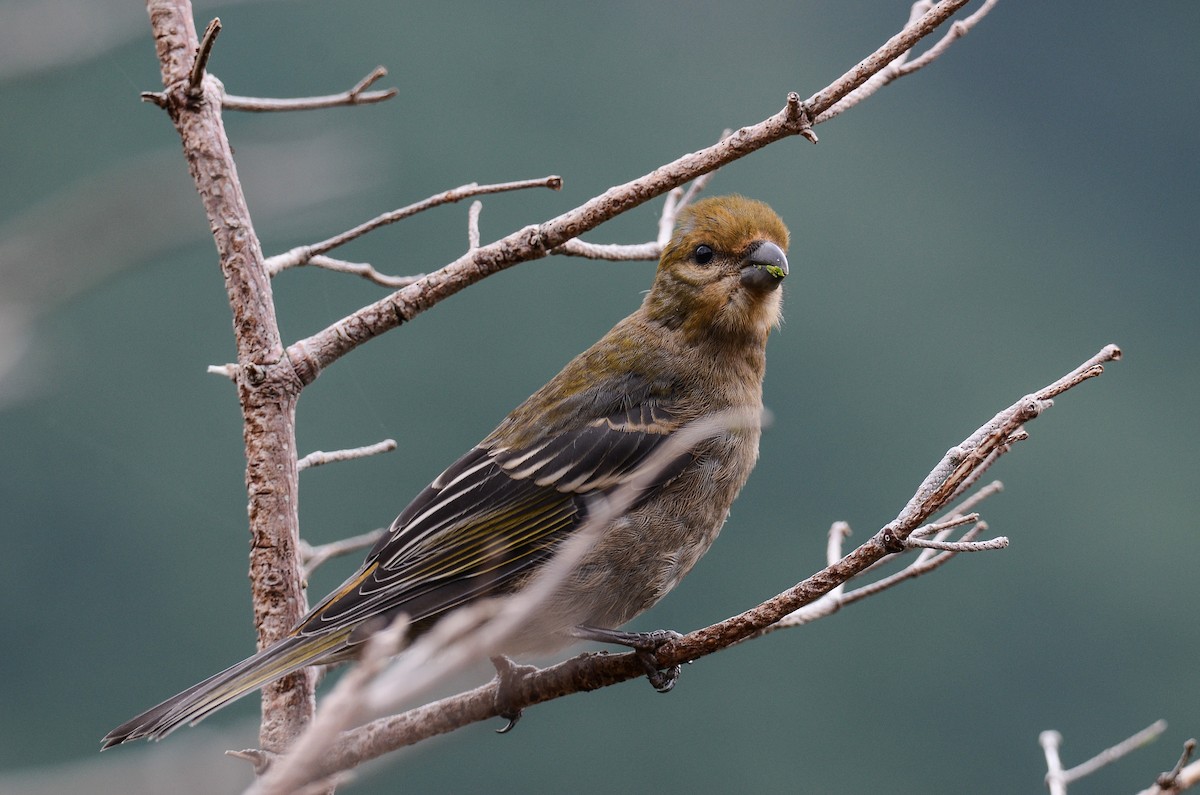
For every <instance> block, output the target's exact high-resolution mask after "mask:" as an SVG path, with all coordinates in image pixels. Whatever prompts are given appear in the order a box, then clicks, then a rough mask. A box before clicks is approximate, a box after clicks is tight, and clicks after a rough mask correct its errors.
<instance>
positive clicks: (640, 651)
mask: <svg viewBox="0 0 1200 795" xmlns="http://www.w3.org/2000/svg"><path fill="white" fill-rule="evenodd" d="M574 634H575V636H576V637H578V638H583V639H586V640H596V641H600V642H602V643H616V644H619V645H621V646H628V647H629V648H631V649H633V651H634V653H635V654H636V655H637V658H638V661H639V662H641V664H642V667H643V668H645V669H646V678H647V679H648V680H649V681H650V685H651V687H653V688H654V689H655V690H657V691H658V692H659V693H670V692H671V690H672V688H674V687H675V683H676V682H677V681H679V674H680V672H681V670H682V669H681V668H680V666H678V665H672V666H670V667H667V668H660V667H659V665H658V659H657V657H656V654H657V653H658V650H659V648H660V647H662V646H663V645H664V644H666V643H670V642H671V641H674V640H679V639H680V638H682V637H683V635H682V634H680V633H678V632H676V631H675V630H673V629H656V630H654V631H653V632H621V631H619V630H614V629H602V628H600V627H588V626H580V627H576V628H575V633H574Z"/></svg>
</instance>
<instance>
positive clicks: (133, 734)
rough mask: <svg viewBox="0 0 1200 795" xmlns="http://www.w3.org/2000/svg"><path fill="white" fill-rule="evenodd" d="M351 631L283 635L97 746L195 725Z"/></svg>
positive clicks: (334, 648)
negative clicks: (183, 725) (270, 644)
mask: <svg viewBox="0 0 1200 795" xmlns="http://www.w3.org/2000/svg"><path fill="white" fill-rule="evenodd" d="M350 631H351V628H349V627H347V628H345V629H342V630H339V631H336V632H331V633H329V634H323V635H315V636H307V637H304V636H292V637H287V638H284V639H283V640H281V641H279V642H278V643H276V644H274V645H273V646H269V647H267V648H265V649H263V650H262V651H260V652H259V653H258V654H255V655H254V656H253V657H247V658H246V659H244V660H242V661H241V662H240V663H237V664H236V665H233V666H230V667H229V668H226V669H225V670H224V671H221V673H219V674H214V675H213V676H210V677H209V678H207V679H205V680H204V681H203V682H200V683H199V684H195V685H192V686H191V687H189V688H188V689H187V690H184V691H183V692H182V693H180V694H178V695H175V696H172V697H171V698H168V699H167V700H166V701H164V702H162V703H161V704H159V705H158V706H155V707H151V708H150V709H148V710H146V711H145V712H143V713H142V714H141V715H138V716H137V717H135V718H131V719H130V720H128V721H126V722H125V723H122V724H121V725H120V726H118V727H117V728H115V729H113V730H112V731H110V732H109V733H108V734H106V735H105V736H104V745H103V747H102V748H101V750H103V749H104V748H111V747H112V746H114V745H120V744H121V743H123V742H125V741H126V740H136V739H139V738H142V737H145V738H146V739H149V740H158V739H161V738H163V737H166V736H167V735H168V734H170V733H171V732H173V731H174V730H175V729H177V728H178V727H179V726H180V725H182V724H184V723H187V724H195V723H197V722H198V721H200V720H201V719H202V718H204V717H206V716H207V715H208V714H209V713H212V712H216V711H217V710H219V709H220V708H221V707H223V706H225V705H226V704H229V703H230V702H233V701H236V700H237V699H239V698H241V697H242V696H244V695H246V694H247V693H252V692H254V691H255V690H257V689H258V688H260V687H262V686H263V685H266V684H269V683H271V682H274V681H275V680H276V679H279V678H280V677H283V676H287V675H288V674H290V673H294V672H295V671H299V670H300V669H301V668H303V667H304V666H306V665H311V664H313V663H314V662H322V661H328V660H329V659H330V658H332V657H335V656H336V655H337V653H338V652H339V651H342V650H344V649H345V648H346V647H347V646H348V643H347V639H348V638H349V637H350Z"/></svg>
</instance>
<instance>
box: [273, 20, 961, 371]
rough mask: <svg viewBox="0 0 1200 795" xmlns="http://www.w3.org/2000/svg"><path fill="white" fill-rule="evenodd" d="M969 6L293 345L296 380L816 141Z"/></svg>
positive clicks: (916, 27)
mask: <svg viewBox="0 0 1200 795" xmlns="http://www.w3.org/2000/svg"><path fill="white" fill-rule="evenodd" d="M967 2H968V0H942V2H940V3H938V4H937V5H936V6H934V7H933V8H931V9H930V10H929V11H928V12H927V13H926V14H925V15H924V16H922V17H921V18H920V19H918V20H917V21H916V22H914V23H912V24H910V25H908V26H906V27H905V28H904V29H903V30H902V31H900V32H899V33H897V34H896V35H895V36H893V37H892V38H890V39H888V41H887V42H885V43H884V44H883V46H881V47H880V48H879V49H878V50H876V51H875V52H874V53H873V54H872V55H870V56H869V57H868V58H866V59H865V60H863V61H862V62H860V63H859V64H858V65H857V66H855V67H854V68H853V69H851V70H850V71H849V72H847V73H846V74H844V75H842V76H841V77H840V78H838V79H837V80H835V81H834V82H833V83H831V84H830V85H829V86H827V87H826V88H824V89H822V90H821V91H818V92H817V93H816V94H814V95H812V96H811V97H810V98H809V99H808V100H805V101H803V102H802V101H801V99H800V95H799V94H797V93H795V92H792V93H790V94H789V95H788V97H787V102H786V104H785V106H784V107H783V109H782V110H780V111H779V112H778V113H776V114H775V115H773V116H770V117H768V118H766V119H764V120H763V121H761V122H759V123H758V124H754V125H751V126H749V127H743V128H741V129H739V130H736V131H735V132H733V133H732V134H731V135H729V136H728V137H727V138H724V139H722V140H721V141H719V142H717V143H716V144H714V145H712V146H710V147H707V148H705V149H701V150H700V151H698V152H693V153H691V154H687V155H684V156H682V157H680V158H678V159H676V160H674V161H672V162H670V163H666V164H664V165H662V166H660V167H658V168H656V169H655V170H654V171H652V172H650V173H649V174H645V175H643V176H641V177H638V178H637V179H634V180H631V181H630V182H626V183H625V184H623V185H616V186H614V187H612V188H609V189H608V190H607V191H605V192H604V193H602V194H600V195H599V196H595V197H593V198H592V199H590V200H588V201H587V202H584V203H583V204H581V205H579V206H578V207H576V208H574V209H572V210H568V211H567V212H565V213H563V214H561V215H559V216H557V217H556V218H552V219H550V220H548V221H545V222H543V223H541V224H537V225H533V226H527V227H525V228H523V229H520V230H518V231H516V232H513V233H511V234H509V235H508V236H506V237H504V238H501V239H500V240H497V241H495V242H494V243H491V244H489V245H486V246H481V247H480V248H478V249H475V250H474V251H471V252H468V253H467V254H465V255H463V256H462V257H459V258H458V259H456V260H454V261H453V262H451V263H449V264H448V265H445V266H444V267H442V268H441V269H440V270H438V271H436V272H434V273H431V274H429V275H428V276H426V277H425V278H424V279H421V280H419V281H417V282H415V283H414V284H411V285H409V286H408V287H405V288H404V289H402V290H400V291H398V292H396V293H393V294H392V295H389V296H387V297H385V298H382V299H380V300H379V301H376V302H375V303H373V304H370V305H368V306H365V307H362V308H361V309H359V310H358V311H356V312H354V313H353V314H351V315H348V316H347V317H344V318H342V319H341V320H339V321H337V322H335V323H333V324H332V325H330V326H329V327H327V328H325V329H324V330H322V331H319V332H317V333H316V334H314V335H312V336H310V337H307V338H306V339H303V340H300V341H298V342H296V343H294V344H292V345H291V346H290V347H289V349H288V359H289V361H291V362H293V363H294V364H295V367H296V377H297V378H298V379H299V380H300V381H301V383H305V384H307V383H310V382H311V381H312V380H314V379H315V378H316V377H317V376H318V375H319V374H320V372H321V370H322V369H324V368H325V367H327V366H329V365H330V364H332V363H333V362H334V361H336V360H337V359H339V358H340V357H342V356H344V355H345V354H346V353H347V352H349V351H351V350H353V349H354V348H356V347H358V346H359V345H362V344H363V343H365V342H367V341H368V340H371V339H374V338H375V337H377V336H378V335H380V334H383V333H384V332H387V331H389V330H391V329H393V328H396V327H397V326H399V325H401V324H402V323H405V322H407V321H409V320H411V319H412V318H414V317H416V316H417V315H418V314H420V313H421V312H424V311H425V310H426V309H428V308H430V307H431V306H433V305H435V304H437V303H438V302H439V301H441V300H443V299H445V298H447V297H449V296H451V295H453V294H455V293H457V292H458V291H460V290H462V289H464V288H466V287H468V286H470V285H472V284H475V283H476V282H478V281H480V280H482V279H484V278H486V277H488V276H490V275H492V274H493V273H497V272H499V271H501V270H504V269H506V268H510V267H512V266H513V265H516V264H518V263H521V262H528V261H530V260H534V259H539V258H541V257H544V256H546V255H547V254H549V253H550V252H551V251H553V250H554V249H556V248H558V247H559V246H561V245H563V244H564V243H566V242H567V241H568V240H570V239H572V238H575V237H578V236H579V235H581V234H583V233H584V232H587V231H589V230H591V229H594V228H596V227H597V226H599V225H600V224H601V223H603V222H605V221H607V220H609V219H611V218H615V217H616V216H618V215H620V214H622V213H624V212H627V211H628V210H631V209H633V208H634V207H637V206H638V205H641V204H643V203H645V202H647V201H649V200H650V199H653V198H654V197H656V196H661V195H662V194H664V193H666V192H668V191H670V190H671V189H673V188H675V187H678V186H680V185H682V184H684V183H686V182H688V181H689V180H693V179H695V178H697V177H699V176H700V175H702V174H706V173H708V172H710V171H714V170H716V169H718V168H720V167H721V166H723V165H725V164H726V163H731V162H733V161H734V160H738V159H740V158H742V157H745V156H746V155H748V154H750V153H752V152H756V151H758V150H759V149H762V148H763V147H764V146H767V145H769V144H771V143H774V142H775V141H779V140H781V139H783V138H787V137H790V136H793V135H799V136H802V137H805V138H809V139H810V140H815V136H813V134H812V125H813V124H814V121H813V120H814V119H816V118H819V117H820V115H821V114H822V113H824V112H825V111H826V110H828V109H829V108H830V107H832V106H833V105H834V104H835V103H836V102H838V101H839V100H840V99H842V98H843V97H845V96H846V95H847V94H849V93H850V92H851V91H853V90H854V89H856V88H858V87H859V86H860V85H862V84H863V83H864V82H866V81H867V80H868V79H869V78H870V76H871V75H873V74H875V73H876V72H878V71H879V70H881V69H883V68H884V67H885V66H886V65H887V64H888V63H890V62H891V61H893V60H895V59H896V58H897V57H898V56H899V55H900V54H902V53H904V52H906V51H908V50H909V49H911V48H912V47H913V46H914V45H915V44H916V43H917V42H919V41H920V40H921V39H922V38H924V37H925V36H927V35H929V34H930V33H932V32H933V31H934V30H936V29H937V28H938V26H939V25H941V24H942V23H943V22H945V21H946V20H947V19H949V18H950V17H951V16H952V15H953V14H954V13H955V12H956V11H958V10H959V9H960V8H962V7H963V6H964V5H966V4H967ZM339 242H340V241H339ZM335 245H336V243H335Z"/></svg>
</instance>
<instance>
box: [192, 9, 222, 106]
mask: <svg viewBox="0 0 1200 795" xmlns="http://www.w3.org/2000/svg"><path fill="white" fill-rule="evenodd" d="M220 34H221V18H220V17H213V18H212V21H211V22H209V23H208V27H206V28H205V29H204V35H203V36H202V37H201V39H200V46H199V47H198V48H197V49H196V58H195V60H193V61H192V69H191V71H190V72H189V73H188V94H189V95H191V96H193V97H197V96H199V95H200V93H201V92H202V91H203V88H202V86H201V82H202V81H203V80H204V70H205V69H206V68H207V67H208V59H209V56H211V55H212V50H213V45H214V44H216V43H217V36H219V35H220Z"/></svg>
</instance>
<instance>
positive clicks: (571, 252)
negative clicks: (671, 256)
mask: <svg viewBox="0 0 1200 795" xmlns="http://www.w3.org/2000/svg"><path fill="white" fill-rule="evenodd" d="M552 253H554V254H566V255H567V256H571V257H585V258H587V259H600V260H608V261H609V262H633V261H635V260H655V259H658V257H659V255H660V254H661V253H662V246H660V245H659V244H658V243H629V244H624V243H585V242H584V241H582V240H580V239H579V238H572V239H571V240H568V241H567V242H566V243H563V244H562V245H561V246H558V247H557V248H555V249H554V251H553V252H552Z"/></svg>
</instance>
